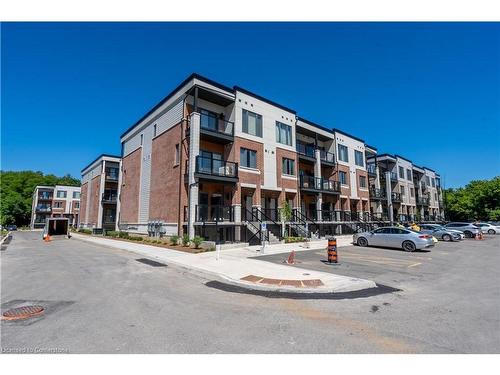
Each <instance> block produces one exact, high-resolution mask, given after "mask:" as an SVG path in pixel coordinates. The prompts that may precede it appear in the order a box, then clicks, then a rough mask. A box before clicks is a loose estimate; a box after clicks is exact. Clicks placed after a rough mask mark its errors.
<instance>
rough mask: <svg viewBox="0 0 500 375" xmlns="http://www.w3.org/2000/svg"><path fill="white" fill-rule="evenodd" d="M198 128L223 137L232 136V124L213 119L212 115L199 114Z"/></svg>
mask: <svg viewBox="0 0 500 375" xmlns="http://www.w3.org/2000/svg"><path fill="white" fill-rule="evenodd" d="M200 127H201V128H202V129H205V130H209V131H212V132H214V133H219V134H223V135H228V136H233V135H234V123H232V122H231V121H226V120H223V119H220V118H217V117H215V116H214V115H210V114H206V113H202V114H200Z"/></svg>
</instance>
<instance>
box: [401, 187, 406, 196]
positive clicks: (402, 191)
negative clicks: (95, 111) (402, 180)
mask: <svg viewBox="0 0 500 375" xmlns="http://www.w3.org/2000/svg"><path fill="white" fill-rule="evenodd" d="M401 196H402V197H404V196H405V187H404V186H401Z"/></svg>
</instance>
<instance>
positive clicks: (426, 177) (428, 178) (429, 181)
mask: <svg viewBox="0 0 500 375" xmlns="http://www.w3.org/2000/svg"><path fill="white" fill-rule="evenodd" d="M425 183H426V185H427V186H431V179H430V177H429V176H425Z"/></svg>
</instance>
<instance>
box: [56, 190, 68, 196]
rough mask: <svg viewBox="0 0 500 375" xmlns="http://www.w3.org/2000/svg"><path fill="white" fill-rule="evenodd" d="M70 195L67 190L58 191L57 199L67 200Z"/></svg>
mask: <svg viewBox="0 0 500 375" xmlns="http://www.w3.org/2000/svg"><path fill="white" fill-rule="evenodd" d="M67 195H68V192H67V191H65V190H58V191H57V198H66V197H67Z"/></svg>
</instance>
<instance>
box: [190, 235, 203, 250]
mask: <svg viewBox="0 0 500 375" xmlns="http://www.w3.org/2000/svg"><path fill="white" fill-rule="evenodd" d="M203 240H204V238H203V237H200V236H194V238H193V241H192V242H193V245H194V248H195V249H199V248H200V245H201V243H202V242H203Z"/></svg>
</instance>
